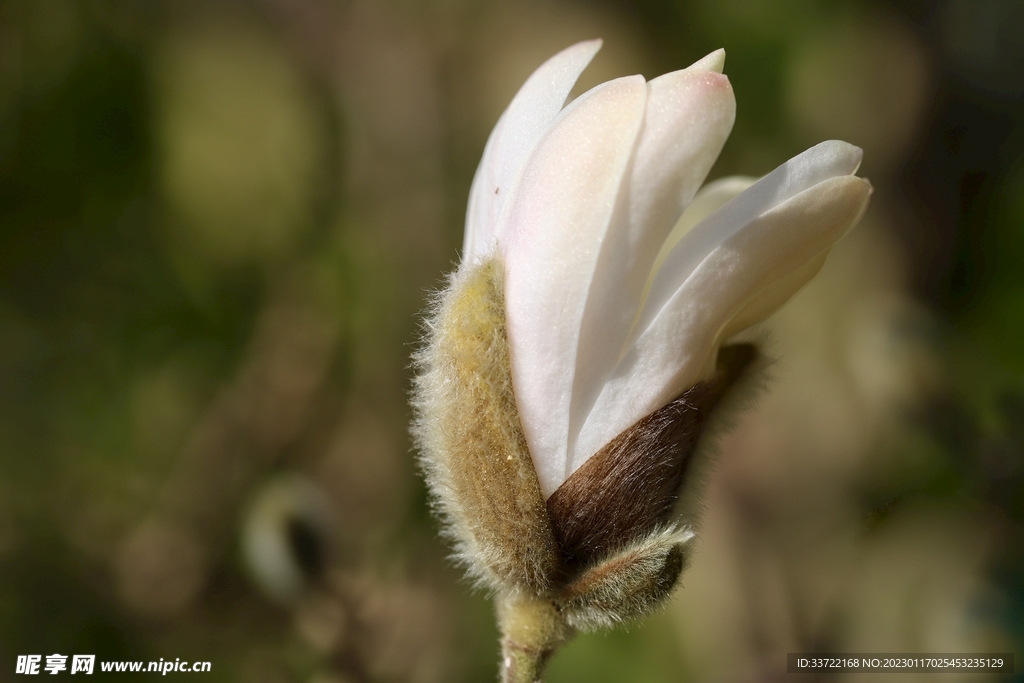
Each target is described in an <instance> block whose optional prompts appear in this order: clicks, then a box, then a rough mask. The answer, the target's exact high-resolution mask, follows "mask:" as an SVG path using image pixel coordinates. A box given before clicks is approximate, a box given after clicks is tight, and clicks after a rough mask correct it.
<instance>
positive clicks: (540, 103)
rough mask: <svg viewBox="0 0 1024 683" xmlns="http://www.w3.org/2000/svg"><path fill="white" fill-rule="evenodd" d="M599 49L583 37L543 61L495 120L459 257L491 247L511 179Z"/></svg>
mask: <svg viewBox="0 0 1024 683" xmlns="http://www.w3.org/2000/svg"><path fill="white" fill-rule="evenodd" d="M600 49H601V41H600V40H588V41H585V42H582V43H577V44H575V45H573V46H572V47H569V48H566V49H565V50H562V51H561V52H559V53H558V54H557V55H555V56H554V57H552V58H551V59H549V60H548V61H546V62H544V63H543V64H542V65H541V66H540V67H539V68H538V69H537V70H536V71H534V72H533V74H532V75H531V76H530V77H529V78H528V79H527V80H526V83H524V84H523V87H521V88H520V89H519V92H518V93H516V96H515V97H514V98H512V103H511V104H509V106H508V109H506V110H505V112H504V113H503V114H502V115H501V118H499V119H498V123H497V124H496V125H495V126H494V130H493V131H491V135H490V137H489V138H488V139H487V145H486V146H485V147H484V154H483V158H482V159H481V160H480V165H479V166H478V167H477V170H476V175H475V176H474V177H473V185H472V187H471V188H470V190H469V207H468V209H467V211H466V233H465V236H464V237H463V245H462V260H463V261H465V262H471V261H473V260H474V259H475V258H476V257H477V256H479V255H480V254H482V253H486V252H487V251H489V250H490V248H491V247H492V246H493V244H492V241H493V237H494V226H495V222H496V221H497V219H498V216H499V215H500V214H501V207H502V205H503V204H504V202H505V198H506V197H507V196H508V190H509V188H510V187H511V185H512V183H513V180H514V179H515V177H516V175H517V174H518V172H519V170H520V169H521V168H522V165H523V162H525V161H526V159H527V157H528V156H529V155H530V152H532V151H533V149H534V148H535V147H536V146H537V142H538V141H539V140H540V138H541V136H542V135H543V134H544V131H546V130H547V128H548V126H550V125H551V122H552V121H553V120H554V118H555V116H557V115H558V112H559V111H561V109H562V106H563V105H564V104H565V99H566V98H567V97H568V96H569V91H570V90H572V87H573V85H575V84H576V80H577V79H578V78H579V76H580V74H581V73H582V72H583V70H584V69H585V68H587V64H589V63H590V60H591V59H593V58H594V55H595V54H597V51H598V50H600Z"/></svg>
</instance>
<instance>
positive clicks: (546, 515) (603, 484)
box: [413, 256, 756, 683]
mask: <svg viewBox="0 0 1024 683" xmlns="http://www.w3.org/2000/svg"><path fill="white" fill-rule="evenodd" d="M502 272H503V269H502V264H501V263H500V261H499V258H498V257H497V256H494V257H491V258H489V259H487V260H484V261H482V262H480V263H479V264H477V265H474V266H466V265H465V264H464V265H463V267H462V268H460V269H459V270H458V271H457V272H456V273H454V274H453V275H452V276H451V279H450V281H449V283H448V286H447V288H446V289H445V290H444V291H442V292H441V293H440V294H439V295H438V296H437V298H436V300H435V302H434V306H433V310H432V312H431V314H430V315H429V316H428V319H427V321H426V326H427V334H426V339H425V343H424V346H423V348H422V349H421V350H420V352H419V353H418V354H417V356H416V359H415V361H416V370H417V373H416V380H415V388H414V395H413V406H414V410H415V419H414V422H413V436H414V438H415V441H416V445H417V448H418V450H419V452H420V457H421V466H422V469H423V471H424V473H425V476H426V480H427V484H428V486H429V489H430V492H431V495H432V499H433V503H434V506H435V509H436V512H437V513H438V514H439V516H440V517H441V519H442V520H443V523H444V527H445V533H446V534H447V535H448V536H449V537H450V540H451V541H452V543H453V544H454V547H455V554H456V558H457V560H458V561H459V562H460V563H461V564H462V565H464V567H465V568H466V570H467V573H468V574H469V576H471V577H472V578H473V580H474V581H475V582H476V583H477V584H478V585H479V586H481V587H484V588H485V589H487V590H489V591H491V592H492V593H493V594H494V595H495V599H496V602H497V613H498V622H499V625H500V627H501V631H502V666H501V677H502V681H504V682H505V683H526V682H530V683H532V682H534V681H538V680H540V676H541V671H542V668H543V666H544V664H545V662H546V661H547V659H548V658H549V657H550V656H551V654H552V653H553V652H554V651H555V650H556V649H557V648H558V647H559V646H560V645H561V644H563V643H564V642H566V641H567V640H568V639H569V638H570V637H571V636H572V634H573V633H574V632H575V631H577V630H582V631H588V630H594V629H597V628H601V627H607V626H612V625H614V624H617V623H621V622H623V621H627V620H630V619H634V618H637V617H641V616H643V615H646V614H649V613H651V612H652V611H654V610H656V609H658V608H659V607H660V606H661V605H662V604H663V603H664V602H665V600H666V598H667V597H668V596H669V594H670V593H671V591H672V589H673V587H674V586H675V585H676V583H677V582H678V579H679V576H680V574H681V572H682V570H683V569H684V567H685V565H686V562H687V559H688V556H689V543H690V541H691V539H692V538H693V532H692V531H691V530H690V528H689V527H688V526H687V525H685V524H681V523H677V522H673V519H672V515H673V511H674V509H675V507H676V502H677V499H678V497H679V491H680V488H681V486H682V484H683V482H684V478H685V475H686V473H687V471H688V469H689V465H690V463H691V460H692V455H693V453H694V450H695V448H696V446H697V442H698V439H699V436H700V434H701V431H702V427H703V425H704V422H705V419H706V417H707V415H708V414H709V412H710V411H711V410H712V409H713V408H714V407H715V405H716V404H717V403H718V402H719V400H720V399H721V398H722V396H723V394H724V393H725V392H726V390H727V389H728V388H729V387H730V386H731V385H732V384H733V383H734V382H735V381H736V380H737V378H738V377H739V376H740V375H741V374H742V373H743V371H744V369H745V368H747V367H748V366H749V365H750V363H751V362H752V361H753V360H754V358H755V355H756V354H755V352H754V349H753V347H752V346H749V345H737V346H731V347H725V348H723V349H722V350H721V351H720V353H719V361H718V370H717V372H716V373H715V375H714V376H713V377H712V378H711V379H709V380H707V381H703V382H700V383H698V384H696V385H695V386H693V387H691V388H690V389H688V390H686V391H685V392H683V393H682V394H681V395H680V396H679V397H677V398H676V399H675V400H673V401H671V402H670V403H669V404H668V405H666V406H664V407H663V408H660V409H659V410H657V411H655V412H654V413H652V414H651V415H648V416H647V417H644V418H643V419H641V420H640V421H638V422H637V423H636V424H634V425H633V426H632V427H631V428H629V429H627V430H626V431H625V432H623V433H622V434H620V435H619V436H618V437H616V438H615V439H613V440H612V441H611V442H610V443H608V444H607V445H606V446H605V447H604V448H602V449H601V450H600V451H599V452H598V453H597V454H595V455H594V456H593V457H591V458H590V459H589V460H588V461H587V462H586V463H585V464H584V465H583V466H582V467H580V468H579V469H578V470H577V471H576V472H575V473H573V475H572V476H570V477H569V478H568V479H567V480H566V481H565V482H564V483H563V484H562V485H561V486H560V487H559V488H558V489H557V490H556V491H555V492H554V493H553V494H552V495H551V496H550V497H549V498H548V500H547V501H545V500H544V497H543V495H542V493H541V489H540V485H539V483H538V479H537V474H536V471H535V469H534V465H533V461H532V460H531V457H530V453H529V450H528V448H527V445H526V438H525V436H524V434H523V430H522V426H521V424H520V419H519V414H518V411H517V409H516V399H515V396H514V394H513V389H512V374H511V366H510V361H509V345H508V338H507V333H506V324H505V320H506V316H505V303H504V296H503V286H502Z"/></svg>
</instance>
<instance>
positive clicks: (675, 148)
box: [566, 55, 736, 476]
mask: <svg viewBox="0 0 1024 683" xmlns="http://www.w3.org/2000/svg"><path fill="white" fill-rule="evenodd" d="M712 56H714V55H712ZM710 61H714V60H710ZM647 93H648V96H647V109H646V111H645V113H644V122H643V126H642V127H641V129H640V135H639V137H638V139H637V144H636V150H635V151H634V153H633V160H632V163H631V165H630V171H629V173H628V174H627V176H626V179H625V184H624V186H623V189H624V190H625V193H624V195H623V196H622V199H621V200H620V201H624V206H622V207H620V208H619V210H617V211H616V213H615V216H614V218H613V222H612V225H611V227H610V228H609V230H608V235H607V237H606V239H605V241H604V244H603V245H602V246H601V255H600V258H599V260H598V264H597V270H596V272H595V275H594V279H593V284H592V287H591V291H590V294H589V297H588V300H587V305H586V312H585V314H584V318H583V323H582V330H581V333H580V341H579V354H578V357H577V360H576V377H575V383H574V386H573V390H572V406H571V408H570V422H569V450H570V452H571V451H572V449H573V445H574V441H575V435H576V433H578V431H579V429H580V428H581V427H582V426H583V421H584V420H585V418H586V416H587V414H588V413H589V412H590V409H591V407H592V406H593V404H594V401H596V400H597V396H598V394H599V392H600V391H601V387H602V386H603V385H604V383H605V381H606V380H607V378H608V375H609V374H611V372H612V370H614V368H615V364H616V363H617V362H618V360H619V357H620V356H621V355H622V351H623V348H624V347H625V344H626V339H627V338H628V336H629V333H630V329H631V328H632V326H633V322H634V320H635V319H636V315H637V312H638V311H639V309H640V302H641V301H642V298H643V295H644V291H645V289H646V285H647V279H648V274H649V273H650V272H651V268H652V265H653V263H654V259H655V257H656V256H657V255H658V252H659V250H660V248H661V245H662V244H663V243H664V242H665V238H666V236H667V235H668V233H669V232H670V231H671V230H672V226H673V225H674V224H675V223H676V221H677V220H678V218H679V216H680V215H681V214H682V213H683V210H684V209H685V208H686V206H687V204H689V203H690V201H691V200H692V199H693V196H694V194H696V192H697V190H698V188H699V187H700V186H701V183H703V182H704V178H705V177H706V176H707V174H708V171H710V170H711V166H712V165H713V164H714V163H715V160H716V159H717V158H718V154H719V152H721V150H722V146H723V145H724V144H725V140H726V138H728V137H729V132H730V131H731V130H732V125H733V121H734V120H735V118H736V100H735V98H734V97H733V92H732V88H731V87H730V85H729V80H728V79H727V78H726V77H725V76H723V75H721V74H719V73H717V72H714V71H708V70H706V69H702V68H693V67H691V68H689V69H684V70H682V71H676V72H674V73H670V74H666V75H664V76H661V77H659V78H656V79H654V80H653V81H651V82H650V83H648V84H647ZM568 474H569V473H568V472H566V476H568Z"/></svg>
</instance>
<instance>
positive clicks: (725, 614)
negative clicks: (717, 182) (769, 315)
mask: <svg viewBox="0 0 1024 683" xmlns="http://www.w3.org/2000/svg"><path fill="white" fill-rule="evenodd" d="M1022 28H1024V11H1022V10H1021V5H1020V3H1017V2H1015V1H1014V0H939V1H936V2H920V1H918V0H894V1H892V2H882V1H880V0H784V1H783V2H768V1H767V0H742V1H739V0H738V1H736V2H712V1H710V0H688V1H687V0H639V1H637V2H624V1H623V2H619V1H617V0H605V1H604V2H589V3H588V2H568V1H565V0H531V1H530V2H526V3H522V4H520V5H517V6H516V7H514V8H513V7H510V6H508V5H506V4H499V3H488V2H483V1H480V0H437V1H435V2H428V1H426V0H421V1H416V0H405V1H397V0H396V1H394V2H375V1H369V0H367V1H357V0H349V1H344V0H336V1H330V0H301V1H297V2H285V1H284V0H266V1H263V2H251V3H249V2H227V1H225V0H221V1H218V2H215V3H199V2H184V3H178V2H169V1H168V2H142V1H140V0H134V1H132V0H68V1H66V2H65V1H59V0H46V1H42V0H31V1H30V0H9V1H8V2H4V3H3V4H0V680H7V679H8V678H13V677H14V674H13V671H14V664H13V662H14V659H15V657H16V655H18V654H25V653H44V654H49V653H52V652H60V653H64V654H72V653H94V654H96V655H97V657H98V658H99V659H105V660H115V659H140V660H142V659H145V660H150V659H158V658H160V657H164V658H170V659H173V658H175V657H182V658H187V659H193V660H210V661H212V662H213V672H212V673H211V674H207V677H208V678H210V680H225V681H227V680H239V681H242V680H244V681H249V680H253V681H278V680H281V681H288V680H321V681H327V680H340V681H348V680H354V681H361V680H367V681H368V680H382V681H423V682H424V683H430V682H431V681H438V680H467V681H468V680H486V679H490V678H493V676H494V671H495V662H494V661H493V659H494V656H495V653H496V649H497V648H496V645H495V638H496V634H495V632H494V627H493V623H492V615H491V612H490V608H489V606H488V604H487V602H486V596H480V595H472V594H470V593H469V590H468V588H467V587H466V586H465V585H464V584H462V583H460V582H459V578H458V576H457V574H456V573H455V571H454V570H453V569H451V568H450V567H449V566H448V565H447V563H446V561H445V552H446V551H445V549H444V547H443V545H442V544H441V543H440V542H439V541H438V540H437V538H436V527H435V524H434V522H433V521H432V519H431V517H430V515H429V511H428V509H427V503H426V496H425V492H424V489H423V486H422V484H421V483H420V482H419V481H418V479H417V477H416V472H415V466H414V460H413V457H412V455H411V454H410V452H409V445H408V438H407V436H406V424H405V423H406V420H407V417H408V412H407V409H406V407H405V397H406V391H407V387H408V360H407V359H408V356H409V353H410V351H411V349H412V347H413V345H414V343H415V339H416V334H417V318H416V315H417V312H418V311H419V310H421V309H422V307H423V306H424V304H425V294H426V292H427V291H428V290H430V289H431V288H433V287H434V286H436V284H437V283H438V282H439V280H440V277H441V274H442V273H443V272H444V271H445V270H447V269H449V268H450V267H451V265H452V264H453V263H454V262H455V260H456V259H457V250H458V245H459V244H460V239H461V229H462V226H461V222H462V217H463V212H464V204H465V198H466V195H467V192H468V187H469V183H470V180H471V178H472V173H473V171H474V169H475V165H476V163H477V161H478V159H479V155H480V152H481V150H482V148H483V143H484V141H485V140H486V136H487V134H488V132H489V130H490V127H491V126H492V125H493V123H494V121H495V120H496V118H497V116H498V114H499V113H500V111H501V110H502V108H503V107H504V106H505V104H506V103H507V102H508V100H509V98H510V97H511V96H512V94H513V93H514V91H515V89H516V88H517V87H518V85H519V83H521V82H522V80H523V79H524V78H525V77H526V75H527V74H528V73H529V72H530V71H531V70H532V69H533V68H534V67H535V66H536V65H537V64H539V63H540V61H542V60H543V59H544V58H546V57H547V56H550V54H552V53H554V52H555V51H556V50H557V49H559V48H561V47H564V46H566V45H568V44H570V43H571V42H573V41H575V40H580V39H585V38H591V37H594V36H595V35H600V36H603V37H604V38H605V49H604V51H603V52H602V54H601V55H600V56H599V57H598V59H597V60H596V61H595V63H594V65H593V66H592V68H591V72H592V73H588V75H585V76H584V81H585V83H587V84H589V85H593V84H595V83H597V82H599V81H600V80H605V79H607V78H611V77H615V76H620V75H624V74H627V73H635V72H641V73H644V75H646V76H647V77H653V76H655V75H657V74H660V73H663V72H665V71H668V70H672V69H675V68H680V67H682V66H685V65H686V64H688V63H690V62H692V61H694V60H696V59H697V58H699V57H701V56H702V55H703V54H705V53H707V52H709V51H711V50H712V49H715V48H717V47H723V46H724V47H725V48H726V50H727V53H728V60H727V65H726V72H727V74H728V75H729V77H730V80H731V82H732V84H733V87H734V90H735V91H736V95H737V101H738V116H737V122H736V127H735V129H734V132H733V135H732V137H731V138H730V141H729V142H728V144H727V146H726V148H725V150H724V152H723V155H722V157H721V159H720V161H719V163H718V165H717V166H716V168H715V170H714V171H713V172H712V177H718V176H722V175H726V174H732V173H745V174H760V173H764V172H767V171H769V170H770V169H771V168H773V167H774V166H775V165H777V164H778V163H781V162H782V161H783V160H785V159H786V158H788V157H790V156H792V155H793V154H795V153H797V152H799V151H801V150H802V149H804V148H806V147H807V146H809V145H810V144H813V143H814V142H817V141H818V140H820V139H824V138H831V137H838V138H844V139H848V140H849V141H851V142H853V143H855V144H859V145H861V146H863V147H864V148H865V165H864V169H863V173H864V174H865V175H866V176H868V177H869V178H871V180H872V182H873V183H874V184H875V187H876V195H875V197H874V199H873V208H872V213H871V214H869V216H868V218H867V220H866V221H865V226H864V227H863V230H862V232H863V233H864V235H865V236H864V237H859V236H854V237H851V239H850V241H849V246H848V247H847V248H846V250H845V251H844V252H843V254H842V255H840V254H837V256H836V258H835V259H834V263H833V264H831V265H830V266H829V268H830V270H829V271H828V272H827V273H826V275H824V276H823V278H822V281H821V283H820V284H819V285H816V289H815V290H814V291H813V292H810V291H809V292H808V293H807V295H806V296H802V298H800V299H799V300H798V301H794V302H793V304H792V305H791V306H790V307H787V309H786V310H785V311H784V312H783V314H782V315H780V318H779V321H778V323H777V324H776V327H775V328H772V330H771V332H770V335H772V336H773V338H775V339H777V340H778V341H777V344H778V349H779V351H780V353H783V360H781V361H780V365H779V376H778V377H777V382H778V389H777V390H770V391H769V394H770V396H771V397H772V398H770V399H767V398H766V399H765V400H764V402H763V405H759V406H758V407H757V408H755V409H754V410H753V411H752V413H751V415H750V416H748V417H747V418H746V419H747V423H748V424H745V425H744V426H742V427H741V428H740V429H739V431H738V432H737V434H736V435H735V436H730V437H725V438H723V440H722V444H721V446H722V448H721V451H722V452H721V453H720V455H719V460H720V474H716V476H715V478H714V480H713V481H714V483H713V485H712V487H711V492H710V493H709V494H708V502H707V507H708V521H707V528H706V531H705V534H704V535H705V538H704V540H703V541H702V548H703V550H702V551H701V554H700V556H699V557H698V564H697V566H695V567H694V572H693V575H692V576H689V575H688V576H687V577H684V588H683V591H682V593H683V595H682V596H681V598H680V601H679V603H678V604H677V605H675V606H673V608H672V609H671V610H669V611H668V612H666V614H664V615H661V616H659V617H657V618H655V619H652V620H650V621H649V622H646V623H644V624H641V625H637V626H634V627H632V628H630V629H627V630H623V631H617V632H615V633H613V634H610V635H600V636H588V637H586V638H581V639H579V640H577V641H576V642H574V643H573V644H572V645H570V646H569V647H568V648H567V649H566V650H565V651H564V652H563V653H561V654H560V655H559V657H558V658H556V660H555V661H554V663H553V665H552V669H551V674H550V679H551V680H552V681H556V682H557V681H575V680H580V681H584V680H585V681H601V680H608V681H612V680H615V681H619V680H638V681H639V680H643V681H677V680H683V679H686V680H691V679H692V680H695V681H696V680H748V679H749V680H754V679H758V680H761V679H771V680H774V678H773V677H781V674H779V672H778V669H777V662H776V661H775V660H773V659H772V657H774V656H775V655H777V653H778V652H785V651H787V650H788V651H796V650H810V649H819V650H828V649H829V648H844V647H853V644H857V643H860V644H863V643H866V642H870V639H867V640H865V639H864V638H862V637H861V636H860V635H858V634H863V633H864V632H868V631H871V629H872V627H875V628H876V630H878V631H880V632H884V633H889V631H886V629H885V628H882V627H881V626H879V624H881V623H882V622H886V623H893V624H900V628H902V629H903V630H902V631H901V633H902V635H900V636H899V639H898V638H897V637H896V636H892V640H890V641H888V642H887V643H883V645H886V644H889V645H891V646H892V647H893V648H895V647H896V645H897V640H898V644H900V645H901V646H905V647H906V648H907V649H913V648H914V647H918V648H924V649H927V648H928V647H934V646H935V644H936V643H946V644H949V647H953V646H954V645H962V646H964V647H966V646H967V645H978V644H983V645H985V646H987V647H991V648H997V647H998V648H1006V649H1013V648H1017V650H1018V653H1020V652H1022V650H1021V648H1020V646H1021V643H1022V642H1024V555H1022V550H1021V549H1022V548H1024V487H1022V484H1024V430H1022V425H1024V382H1022V373H1024V268H1022V267H1021V264H1022V263H1024V199H1022V198H1024V137H1022V136H1024V43H1022V42H1021V41H1020V40H1019V39H1018V36H1019V33H1020V30H1021V29H1022ZM785 359H795V360H793V362H792V364H790V365H787V364H786V362H785ZM851 397H852V398H851ZM830 410H831V411H832V412H829V411H830ZM740 422H741V424H742V423H743V419H742V418H741V420H740ZM296 482H298V483H296ZM311 492H312V493H311ZM822 492H824V493H822ZM321 498H322V501H323V504H322V505H321V504H320V503H316V504H315V505H314V504H311V503H310V502H309V501H310V500H313V499H315V500H321ZM723 511H724V512H723ZM246 530H249V531H246ZM947 530H948V538H945V537H944V536H943V533H941V532H944V531H947ZM247 534H250V535H247ZM261 534H263V535H261ZM275 534H276V535H275ZM275 538H278V539H284V540H283V541H281V543H282V545H278V546H274V545H273V539H275ZM253 539H264V540H263V541H260V540H253ZM266 539H271V540H270V541H267V540H266ZM909 539H915V540H914V542H913V543H911V542H909ZM972 539H980V540H979V541H978V544H977V546H975V545H972V544H971V543H972ZM261 543H264V545H260V544H261ZM267 543H269V544H270V545H266V544H267ZM254 548H255V549H254ZM822 548H827V549H830V550H828V552H824V551H823V550H822ZM275 553H276V554H275ZM829 553H831V554H829ZM286 556H287V557H286ZM282 558H283V559H282ZM837 558H838V559H837ZM289 562H292V564H288V563H289ZM716 563H717V564H716ZM744 567H745V568H746V571H747V574H744ZM837 567H839V568H840V569H842V571H840V569H837ZM936 568H939V569H942V568H946V569H948V571H946V572H945V573H942V572H941V571H937V569H936ZM289 572H290V573H289ZM844 572H845V573H844ZM876 575H877V576H876ZM736 577H739V578H736ZM744 577H745V578H744ZM901 577H903V578H901ZM901 581H903V583H901ZM943 582H946V583H943ZM780 586H789V588H786V590H783V589H782V588H780ZM921 586H925V588H921ZM954 586H957V587H965V588H963V590H962V591H961V589H960V588H956V589H955V590H954V588H953V587H954ZM737 587H739V588H737ZM915 590H919V593H915V592H914V591H915ZM687 591H689V593H688V592H687ZM929 591H931V592H929ZM958 591H959V592H958ZM954 594H955V595H954ZM951 595H952V596H953V597H949V596H951ZM873 596H876V597H877V599H876V597H873ZM915 596H916V597H915ZM922 596H923V597H922ZM936 596H939V597H942V599H941V600H939V599H938V598H937V597H936ZM947 598H948V599H947ZM883 600H888V601H889V604H890V607H885V608H883V607H882V606H881V603H882V602H883ZM915 601H916V602H915ZM928 601H932V603H933V604H932V606H931V607H929V606H928V605H925V606H924V607H923V606H922V603H928ZM887 609H888V610H889V611H886V610H887ZM872 610H874V611H872ZM915 610H917V611H916V612H915ZM935 623H941V624H947V625H950V626H949V628H948V629H947V630H946V631H943V632H942V634H940V635H935V634H936V633H937V630H936V628H933V627H934V624H935ZM722 633H725V634H728V635H727V636H725V635H721V636H720V634H722ZM907 634H910V635H907ZM949 634H953V635H949ZM904 636H905V637H904ZM702 638H703V640H702ZM858 638H859V639H858ZM979 646H980V645H979ZM881 649H884V648H881ZM900 649H902V647H901V648H900ZM1018 659H1019V657H1018ZM773 667H776V668H773ZM1019 667H1020V663H1018V668H1019Z"/></svg>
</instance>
